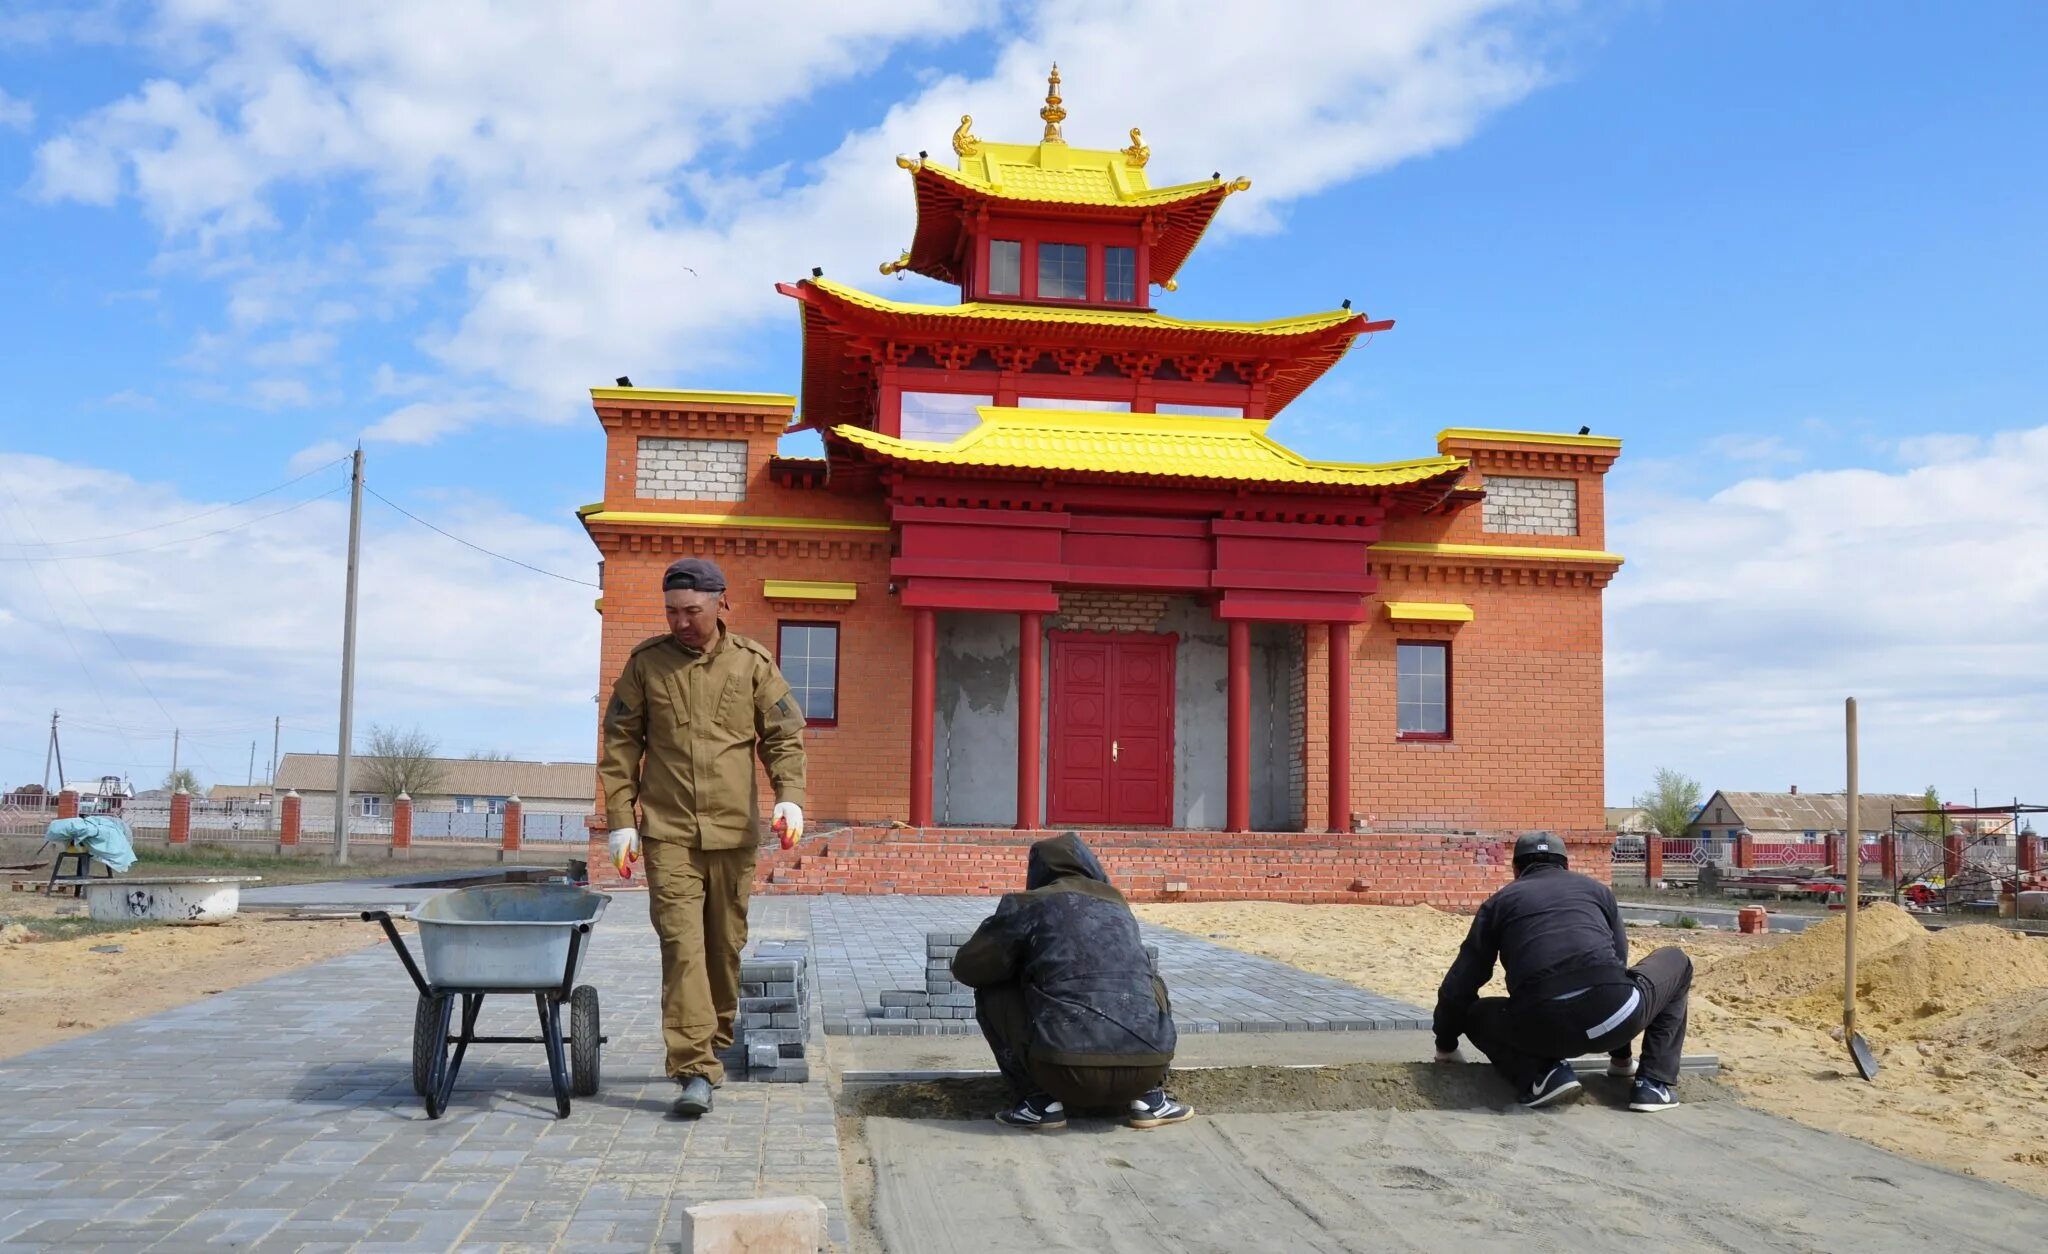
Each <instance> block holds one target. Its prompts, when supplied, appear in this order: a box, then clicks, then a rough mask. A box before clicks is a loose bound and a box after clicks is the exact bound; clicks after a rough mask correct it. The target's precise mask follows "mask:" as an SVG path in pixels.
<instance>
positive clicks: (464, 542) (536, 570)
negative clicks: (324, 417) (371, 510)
mask: <svg viewBox="0 0 2048 1254" xmlns="http://www.w3.org/2000/svg"><path fill="white" fill-rule="evenodd" d="M363 491H365V492H368V493H369V494H370V495H371V496H374V497H376V498H377V499H378V500H380V501H382V502H384V503H385V504H386V505H389V506H390V507H391V508H393V509H395V510H397V511H398V512H399V513H401V514H404V515H405V516H406V517H407V518H410V519H412V520H413V521H414V522H416V523H418V524H419V525H420V526H422V527H425V528H426V529H427V530H428V531H432V532H435V533H436V534H438V535H443V536H446V537H448V538H449V539H450V540H453V541H455V543H457V544H459V545H462V546H463V547H464V548H470V549H475V550H476V551H477V552H479V553H481V554H483V555H484V556H485V557H495V558H497V559H498V560H499V561H501V562H510V563H512V564H513V565H514V566H523V567H525V568H526V569H527V570H530V571H532V572H533V573H534V574H536V575H546V576H547V577H548V578H550V579H559V580H561V581H562V582H563V583H573V584H576V585H578V586H579V587H584V588H597V589H598V591H600V592H602V591H604V589H603V588H598V585H596V584H594V583H591V582H590V581H589V580H587V579H577V578H574V577H573V576H569V575H558V574H556V573H555V572H554V571H551V570H542V569H541V568H540V567H538V566H535V565H534V564H533V563H531V562H522V561H520V560H519V559H518V558H516V557H507V556H505V555H504V554H503V553H496V552H493V551H491V550H490V549H487V548H485V547H484V546H483V545H481V544H472V543H471V542H469V541H468V540H465V539H463V538H462V537H461V536H458V535H456V534H455V533H453V532H450V531H443V530H442V529H441V528H439V527H436V526H435V525H434V524H432V523H430V522H428V521H427V520H426V519H424V518H421V517H420V516H419V515H418V514H415V513H413V512H412V511H411V510H409V509H407V508H405V506H403V505H400V504H399V503H398V502H396V501H394V500H392V499H391V498H390V497H388V496H385V495H384V494H383V493H382V492H379V491H378V490H377V489H375V488H373V487H371V486H370V485H369V484H367V483H366V484H364V485H363Z"/></svg>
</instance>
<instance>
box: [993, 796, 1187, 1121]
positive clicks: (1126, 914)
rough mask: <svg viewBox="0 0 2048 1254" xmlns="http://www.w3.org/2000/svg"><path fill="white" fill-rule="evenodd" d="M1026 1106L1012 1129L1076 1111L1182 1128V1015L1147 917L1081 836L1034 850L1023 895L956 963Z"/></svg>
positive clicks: (1010, 898)
mask: <svg viewBox="0 0 2048 1254" xmlns="http://www.w3.org/2000/svg"><path fill="white" fill-rule="evenodd" d="M953 978H954V979H956V980H958V981H960V982H961V983H962V984H965V985H967V986H968V987H970V988H972V989H973V990H974V1017H975V1018H976V1019H978V1020H980V1022H981V1032H982V1035H983V1036H985V1037H987V1038H988V1044H989V1048H990V1049H991V1050H993V1051H994V1052H995V1056H996V1066H998V1067H1000V1068H1001V1069H1002V1073H1003V1079H1004V1080H1006V1081H1008V1082H1009V1085H1010V1091H1011V1093H1012V1094H1013V1095H1014V1096H1015V1097H1016V1098H1017V1103H1018V1104H1017V1105H1016V1106H1015V1107H1014V1108H1012V1109H1010V1110H1006V1111H1004V1112H1003V1113H1001V1114H1000V1115H997V1116H996V1119H997V1120H998V1121H999V1122H1001V1123H1003V1124H1006V1125H1008V1126H1009V1127H1013V1128H1063V1127H1065V1126H1066V1123H1067V1107H1068V1106H1112V1107H1122V1108H1128V1110H1129V1111H1130V1125H1131V1126H1132V1127H1134V1128H1156V1127H1158V1126H1160V1125H1161V1124H1166V1123H1179V1122H1180V1121H1181V1120H1183V1119H1186V1118H1187V1117H1188V1116H1190V1115H1192V1114H1193V1113H1194V1111H1193V1110H1192V1109H1190V1108H1189V1107H1187V1106H1185V1105H1183V1104H1181V1103H1180V1102H1177V1101H1175V1100H1173V1099H1172V1098H1171V1097H1168V1096H1167V1095H1166V1091H1165V1089H1163V1088H1162V1087H1161V1086H1162V1085H1163V1084H1165V1083H1166V1070H1167V1066H1168V1064H1170V1063H1171V1062H1172V1061H1173V1048H1174V1045H1175V1043H1176V1042H1175V1035H1174V1028H1173V1007H1172V1006H1171V1005H1170V1004H1169V1003H1168V1001H1167V998H1166V985H1165V984H1164V983H1162V982H1161V981H1160V980H1159V979H1158V977H1156V976H1154V975H1153V974H1152V972H1151V970H1150V967H1149V964H1148V962H1147V960H1146V957H1145V947H1144V944H1143V943H1142V942H1141V941H1140V940H1139V939H1138V920H1137V918H1136V917H1135V916H1134V915H1132V914H1131V908H1130V907H1129V906H1128V905H1126V904H1124V898H1123V894H1122V893H1119V892H1118V891H1117V890H1116V889H1115V888H1113V887H1112V886H1111V885H1110V882H1109V876H1108V875H1106V874H1104V872H1103V870H1102V864H1101V863H1099V862H1097V861H1096V860H1095V855H1094V854H1093V853H1091V852H1090V851H1089V849H1088V846H1087V845H1085V844H1083V843H1082V842H1081V838H1080V837H1079V836H1076V835H1075V834H1074V833H1072V832H1068V833H1067V834H1065V835H1063V836H1055V837H1053V838H1052V839H1050V840H1041V841H1039V842H1038V843H1037V844H1034V845H1032V846H1031V860H1030V863H1029V865H1028V868H1027V870H1026V872H1025V876H1024V891H1023V892H1021V893H1009V894H1006V895H1005V896H1004V897H1003V899H1002V901H1001V902H1000V903H999V904H998V905H997V906H996V912H995V913H994V914H992V915H990V916H989V917H988V918H987V919H985V920H983V921H982V924H981V926H980V927H979V928H977V929H975V932H974V935H973V936H972V937H971V938H969V939H968V941H967V943H966V944H965V945H962V946H961V947H960V952H959V953H958V954H956V955H954V957H953Z"/></svg>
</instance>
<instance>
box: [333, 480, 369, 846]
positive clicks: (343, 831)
mask: <svg viewBox="0 0 2048 1254" xmlns="http://www.w3.org/2000/svg"><path fill="white" fill-rule="evenodd" d="M362 535H363V446H362V445H360V444H358V445H356V455H355V461H354V465H353V468H352V469H351V470H350V472H349V494H348V595H347V597H346V599H345V600H344V601H343V604H342V612H341V743H340V745H339V746H338V747H337V751H336V753H335V762H334V860H335V861H336V862H338V863H346V862H347V861H348V756H349V748H350V746H349V721H350V719H351V717H352V716H353V715H354V714H355V704H356V568H357V565H358V562H357V560H356V559H357V556H358V554H359V551H360V549H361V547H362Z"/></svg>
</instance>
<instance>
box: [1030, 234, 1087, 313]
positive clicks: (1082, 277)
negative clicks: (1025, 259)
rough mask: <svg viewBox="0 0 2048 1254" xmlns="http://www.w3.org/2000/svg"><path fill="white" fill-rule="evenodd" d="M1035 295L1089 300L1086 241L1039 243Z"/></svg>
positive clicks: (1047, 297) (1056, 298)
mask: <svg viewBox="0 0 2048 1254" xmlns="http://www.w3.org/2000/svg"><path fill="white" fill-rule="evenodd" d="M1038 298H1039V299H1040V300H1086V299H1088V247H1087V245H1085V244H1040V245H1039V246H1038Z"/></svg>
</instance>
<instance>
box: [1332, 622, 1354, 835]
mask: <svg viewBox="0 0 2048 1254" xmlns="http://www.w3.org/2000/svg"><path fill="white" fill-rule="evenodd" d="M1330 830H1331V831H1333V832H1348V831H1350V830H1351V624H1350V623H1331V624H1330Z"/></svg>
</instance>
